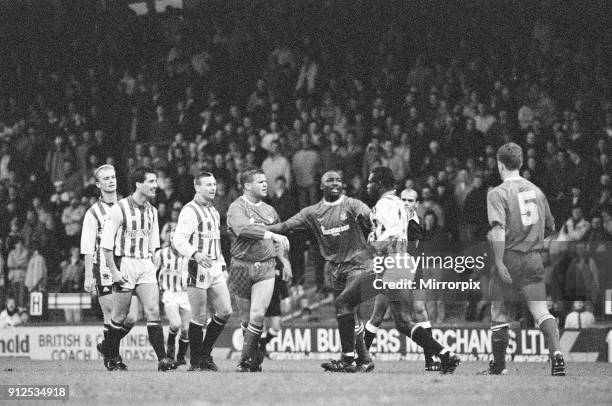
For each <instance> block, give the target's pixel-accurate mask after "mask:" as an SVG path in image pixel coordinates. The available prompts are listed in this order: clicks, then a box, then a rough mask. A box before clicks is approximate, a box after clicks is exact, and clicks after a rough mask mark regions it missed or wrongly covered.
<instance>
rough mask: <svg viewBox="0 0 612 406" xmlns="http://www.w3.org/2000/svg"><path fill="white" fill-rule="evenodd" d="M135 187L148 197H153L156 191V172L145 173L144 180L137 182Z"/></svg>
mask: <svg viewBox="0 0 612 406" xmlns="http://www.w3.org/2000/svg"><path fill="white" fill-rule="evenodd" d="M136 188H137V189H138V190H140V193H142V194H143V195H145V196H146V197H147V198H148V199H154V198H155V192H156V191H157V174H155V173H147V174H146V175H145V180H144V182H142V183H137V184H136Z"/></svg>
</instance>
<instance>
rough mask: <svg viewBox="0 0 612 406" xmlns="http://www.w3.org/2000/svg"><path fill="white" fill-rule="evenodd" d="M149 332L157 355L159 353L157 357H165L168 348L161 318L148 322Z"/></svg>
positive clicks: (159, 358)
mask: <svg viewBox="0 0 612 406" xmlns="http://www.w3.org/2000/svg"><path fill="white" fill-rule="evenodd" d="M147 333H149V342H150V343H151V346H152V347H153V350H154V351H155V355H157V359H158V360H161V359H162V358H165V357H166V348H165V347H164V330H163V329H162V326H161V324H160V323H159V320H155V321H148V322H147ZM126 334H127V333H126Z"/></svg>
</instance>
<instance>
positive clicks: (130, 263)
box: [113, 257, 157, 292]
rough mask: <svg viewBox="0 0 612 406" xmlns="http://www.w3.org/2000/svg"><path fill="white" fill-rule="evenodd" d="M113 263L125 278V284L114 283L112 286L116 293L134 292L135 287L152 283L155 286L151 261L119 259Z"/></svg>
mask: <svg viewBox="0 0 612 406" xmlns="http://www.w3.org/2000/svg"><path fill="white" fill-rule="evenodd" d="M115 262H116V263H117V264H118V265H119V270H120V271H121V273H123V274H124V275H125V276H126V277H127V282H125V283H123V284H118V283H115V284H114V285H113V286H114V287H115V289H116V290H118V291H120V292H121V291H128V290H134V288H135V287H136V285H143V284H145V283H154V284H156V285H157V277H156V276H155V265H153V261H151V259H150V258H149V259H143V258H132V257H120V260H119V261H117V258H115Z"/></svg>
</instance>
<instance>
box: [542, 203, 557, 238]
mask: <svg viewBox="0 0 612 406" xmlns="http://www.w3.org/2000/svg"><path fill="white" fill-rule="evenodd" d="M544 219H545V220H544V238H546V237H548V236H550V235H551V234H552V233H553V232H554V231H555V218H554V217H553V215H552V212H551V211H550V206H549V205H548V200H546V199H544Z"/></svg>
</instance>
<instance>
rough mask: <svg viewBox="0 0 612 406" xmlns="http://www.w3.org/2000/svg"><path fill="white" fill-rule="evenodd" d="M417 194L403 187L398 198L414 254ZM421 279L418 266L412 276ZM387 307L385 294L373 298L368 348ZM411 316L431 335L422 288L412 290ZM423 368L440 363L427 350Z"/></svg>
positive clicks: (436, 368)
mask: <svg viewBox="0 0 612 406" xmlns="http://www.w3.org/2000/svg"><path fill="white" fill-rule="evenodd" d="M418 197H419V194H418V193H417V191H416V190H414V189H404V190H403V191H402V193H400V198H401V199H402V202H404V206H405V207H406V212H407V214H408V253H410V254H415V251H416V249H417V248H418V246H419V241H421V240H423V228H422V226H421V224H422V223H423V221H422V219H420V218H419V216H418V215H417V213H416V209H417V207H419V200H418ZM421 279H423V268H419V269H417V271H416V274H415V276H414V281H416V282H417V283H418V282H419V281H420V280H421ZM388 308H389V300H388V299H387V296H385V295H382V294H381V295H376V299H375V300H374V308H373V309H372V315H371V316H370V320H368V322H367V323H366V326H365V338H364V341H365V344H366V347H367V348H368V350H369V349H370V346H371V345H372V341H373V340H374V338H375V337H376V332H377V331H378V329H379V327H380V325H381V324H382V321H383V317H384V315H385V313H386V312H387V309H388ZM411 313H412V318H413V320H416V321H417V326H421V327H422V328H423V329H425V331H426V332H427V334H429V335H430V336H431V335H432V331H431V322H430V321H429V316H428V314H427V308H426V307H425V292H424V291H423V290H422V289H418V290H413V291H412V308H411ZM424 356H425V370H426V371H439V370H440V363H439V362H437V361H434V358H433V357H434V354H431V353H430V352H429V351H425V353H424Z"/></svg>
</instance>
